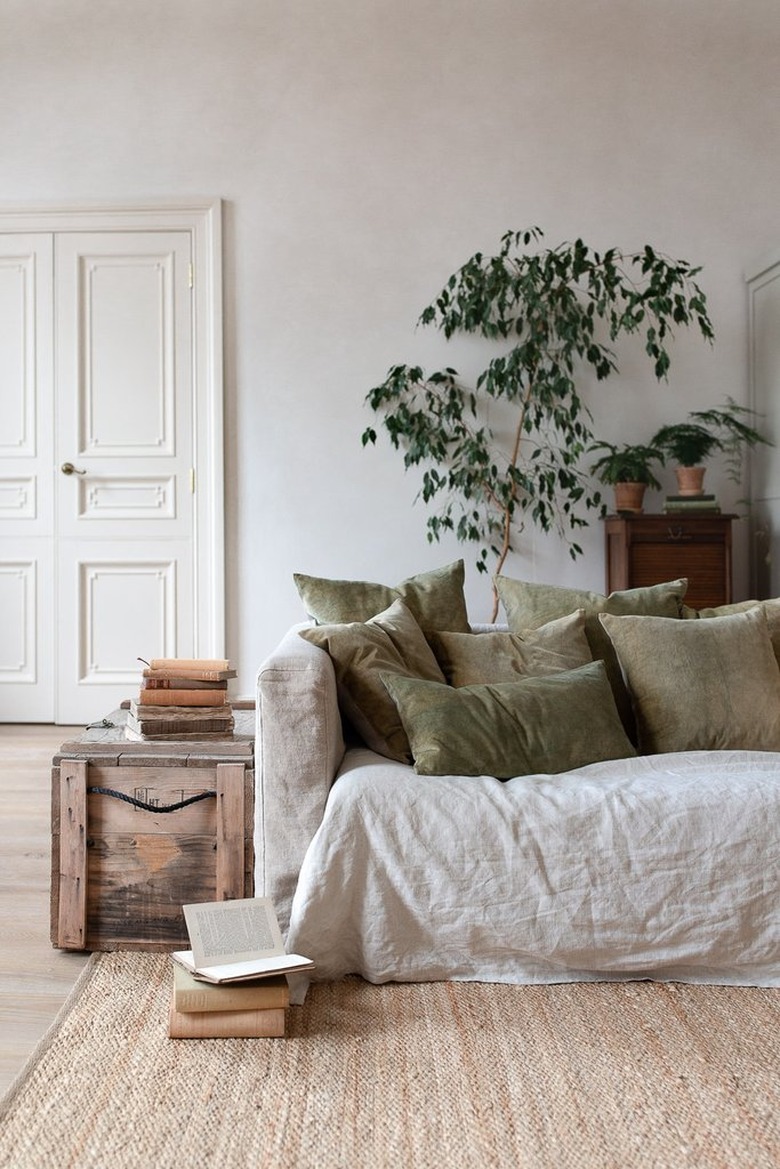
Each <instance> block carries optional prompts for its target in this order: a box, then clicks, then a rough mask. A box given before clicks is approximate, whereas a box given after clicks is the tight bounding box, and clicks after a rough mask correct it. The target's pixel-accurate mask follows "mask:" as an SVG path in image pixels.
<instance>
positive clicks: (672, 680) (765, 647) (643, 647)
mask: <svg viewBox="0 0 780 1169" xmlns="http://www.w3.org/2000/svg"><path fill="white" fill-rule="evenodd" d="M600 620H601V622H602V625H603V627H604V631H605V632H606V633H607V635H608V636H609V637H610V639H611V641H612V644H613V645H614V647H615V650H616V652H617V656H618V659H619V661H620V665H621V667H622V669H623V672H624V675H625V678H626V682H627V685H628V689H629V692H630V694H631V700H632V703H633V707H634V715H635V717H636V724H637V732H638V742H639V749H640V751H641V752H642V753H643V754H653V753H657V752H664V751H709V750H716V751H720V750H730V749H735V750H740V749H741V750H749V751H778V750H780V668H778V664H777V660H776V658H775V655H774V651H773V649H772V643H771V641H770V639H769V632H768V629H767V622H766V617H765V615H764V612H763V610H762V609H761V608H760V607H755V608H753V609H750V610H748V611H747V612H745V613H735V614H733V615H731V616H726V617H717V618H713V619H711V620H708V621H701V620H699V621H674V620H669V619H668V618H663V617H615V616H612V615H610V614H608V613H605V614H602V615H601V618H600Z"/></svg>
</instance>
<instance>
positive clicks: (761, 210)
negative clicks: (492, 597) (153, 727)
mask: <svg viewBox="0 0 780 1169" xmlns="http://www.w3.org/2000/svg"><path fill="white" fill-rule="evenodd" d="M779 42H780V5H778V4H777V3H776V0H468V2H467V0H220V3H218V4H217V3H214V0H100V3H96V2H95V0H34V2H32V3H31V2H30V0H0V158H1V159H2V164H1V165H0V199H1V200H2V202H3V203H5V204H7V205H14V206H18V205H24V204H27V203H42V202H43V203H57V202H60V203H67V204H78V203H79V202H80V201H94V200H97V199H100V200H107V201H109V200H114V199H115V200H120V199H121V200H127V199H132V198H134V197H135V198H138V199H144V200H147V199H154V198H160V199H161V200H162V199H167V198H171V197H175V196H178V195H195V194H197V195H219V196H221V197H222V198H223V199H225V200H226V222H225V282H226V306H225V307H226V420H227V447H226V465H227V475H228V490H227V509H228V514H227V533H228V541H229V543H228V613H229V628H228V652H229V654H230V655H231V657H233V658H234V659H235V660H236V661H237V663H238V665H239V670H240V683H241V686H240V688H241V690H242V692H246V693H249V692H251V690H252V687H253V679H254V674H255V670H256V667H257V665H258V664H259V662H260V661H261V659H262V658H263V657H264V656H265V654H266V653H268V652H269V650H270V649H271V648H272V646H273V645H274V643H275V642H276V641H277V639H278V638H279V636H280V635H281V634H282V632H283V631H284V630H285V628H286V627H287V625H288V624H289V623H290V622H291V621H293V620H297V619H298V618H299V617H300V616H301V615H302V614H301V609H300V604H299V601H298V598H297V595H296V593H295V591H294V588H293V584H292V580H291V574H292V572H293V571H296V570H297V571H302V572H309V573H313V574H322V575H330V576H349V577H357V576H360V577H368V578H371V579H375V580H383V581H385V582H387V583H393V582H395V581H396V580H399V579H401V578H402V577H404V576H407V575H410V574H412V573H415V572H418V571H421V570H423V569H425V568H429V567H433V566H435V565H438V564H443V563H445V562H447V561H449V560H452V559H454V558H456V557H457V556H459V555H465V557H466V559H467V563H468V564H469V579H468V595H469V601H470V607H471V611H472V615H473V617H474V618H475V619H477V620H479V619H484V617H485V616H486V613H487V611H488V609H489V587H488V584H487V582H486V580H485V578H484V577H478V576H477V574H476V572H474V571H473V569H472V568H471V556H472V553H471V551H470V550H469V549H465V550H462V549H461V548H460V547H459V546H458V545H456V544H454V543H451V544H448V545H442V546H433V547H432V546H430V545H428V543H427V541H426V537H425V512H424V511H423V509H422V506H421V505H418V506H416V507H413V506H412V500H413V497H414V494H415V491H416V483H415V481H414V480H413V479H412V478H411V477H407V476H405V475H404V473H403V469H402V466H401V461H400V457H399V456H398V455H397V454H396V453H395V452H392V451H391V450H390V448H389V446H388V444H387V443H385V442H380V445H379V446H378V448H377V449H376V450H363V449H362V447H361V444H360V434H361V431H362V430H363V428H364V427H365V426H366V425H367V423H368V422H369V421H371V415H370V413H369V412H368V411H367V410H366V408H364V406H363V399H364V396H365V394H366V392H367V390H368V389H369V388H370V387H371V386H373V385H374V384H376V383H378V382H379V381H381V380H382V379H383V377H384V374H385V371H386V369H387V367H388V366H389V365H390V364H391V363H394V362H396V361H411V360H422V361H424V362H425V363H430V364H436V365H439V364H444V363H445V362H446V363H452V364H454V363H455V362H454V360H453V357H454V355H456V354H457V356H458V358H459V359H463V360H464V361H466V362H467V363H468V362H470V361H473V360H474V351H473V348H472V349H470V348H469V347H468V346H465V347H464V346H461V347H460V348H459V347H457V346H456V347H455V348H454V350H452V353H451V352H450V349H451V348H452V347H449V348H448V347H447V346H446V343H445V342H444V341H443V339H441V338H439V337H438V335H436V334H429V332H428V331H423V332H416V331H415V327H414V326H415V321H416V319H417V316H418V314H419V312H420V311H421V309H422V308H423V307H424V306H425V305H426V304H427V303H428V301H429V300H430V299H431V298H432V297H433V295H434V294H435V293H436V292H437V291H438V289H439V287H440V286H441V284H442V283H443V282H444V280H445V279H446V277H447V276H448V275H449V274H450V272H451V271H453V270H454V269H455V268H456V267H457V266H458V265H459V264H460V263H461V262H463V261H464V260H465V259H467V258H468V256H469V255H471V254H472V253H473V252H474V251H476V250H477V249H483V250H485V249H491V248H493V247H494V246H495V245H496V244H497V242H498V239H499V237H500V235H501V234H502V233H503V232H504V231H505V230H506V229H509V228H512V229H514V228H521V227H525V226H528V225H531V224H538V225H540V226H541V227H542V228H543V229H544V231H545V234H546V242H547V243H549V244H552V245H554V244H557V243H559V242H561V241H562V240H563V239H567V238H572V237H573V236H575V235H581V236H582V237H583V238H584V239H585V240H586V242H588V243H589V244H591V245H592V246H594V247H597V248H601V247H607V246H610V245H613V244H615V245H619V246H621V247H623V248H625V249H631V248H634V247H637V246H640V245H641V244H643V243H645V242H649V243H652V244H653V245H655V246H657V247H658V248H660V249H662V250H664V251H667V252H668V253H670V254H671V255H674V256H677V257H684V258H686V259H688V260H690V261H692V262H695V263H701V264H703V265H704V272H703V274H702V277H701V279H702V282H703V285H704V287H705V290H706V292H707V293H708V296H709V301H710V308H711V312H712V315H713V318H714V322H715V326H716V332H717V342H716V345H715V347H714V349H712V350H710V349H708V348H707V347H706V346H705V345H704V344H702V343H701V342H700V341H698V340H695V339H693V337H691V338H688V337H684V338H682V339H681V341H680V343H679V344H678V346H677V347H676V349H675V354H674V359H673V365H672V372H671V377H670V381H669V384H668V386H662V387H657V386H656V385H655V383H654V382H653V379H652V377H651V376H650V377H649V376H648V373H647V371H646V370H645V369H644V367H643V364H642V359H641V356H638V355H637V354H636V353H634V352H631V351H630V350H622V351H621V352H622V353H623V355H624V360H623V362H622V367H621V368H622V373H623V376H622V377H620V378H617V377H615V378H614V379H613V380H612V381H610V382H608V383H607V384H606V385H604V386H599V387H596V388H593V390H592V392H591V390H589V391H588V396H589V400H590V402H591V405H592V407H593V410H594V414H595V417H596V421H597V427H598V432H599V435H600V436H601V437H604V438H608V439H619V440H633V441H642V440H643V439H645V438H647V437H649V435H650V434H651V433H652V432H653V430H654V429H655V428H656V426H657V425H658V424H659V423H660V422H661V421H672V420H678V419H680V418H682V417H683V416H684V415H685V414H686V413H687V411H688V410H689V409H691V408H696V407H702V406H709V405H714V404H717V403H719V402H720V401H722V400H723V398H724V396H725V395H726V394H732V395H733V396H734V397H736V398H737V399H739V400H743V401H744V400H745V399H746V394H747V371H746V294H745V288H744V283H743V271H744V269H745V267H746V265H748V264H749V263H750V261H751V260H752V259H753V258H754V257H755V256H756V255H760V254H761V253H762V252H763V251H768V250H770V249H776V248H777V246H778V244H779V243H780V240H779V239H778V233H779V232H780V224H778V217H777V196H778V191H780V150H779V149H778V116H777V115H778V109H779V108H780V106H779V105H778V101H779V99H780V70H778V68H777V61H778V47H779ZM668 474H671V473H670V472H669V473H668ZM709 484H710V486H712V487H714V488H715V489H716V490H718V491H719V493H720V494H721V496H722V499H723V502H724V503H726V504H727V505H729V504H730V503H732V502H733V501H734V499H736V497H737V496H738V494H739V492H738V491H737V490H736V489H735V488H734V487H733V486H732V485H730V484H729V483H728V482H726V481H721V478H719V475H718V473H717V472H713V473H712V478H711V479H710V480H709ZM670 486H671V484H670ZM649 502H650V504H651V505H652V502H653V501H652V499H651V500H650V501H649ZM655 502H658V498H657V497H656V500H655ZM745 526H746V525H745V524H744V523H742V524H740V525H739V534H738V539H737V549H738V558H737V566H736V567H737V588H738V591H739V590H743V589H744V588H745V587H746V573H745V570H744V544H745V536H744V528H745ZM601 539H602V534H601V530H600V527H599V524H598V521H594V523H593V524H592V526H591V528H590V529H588V532H587V534H586V540H585V543H586V555H585V557H584V558H583V559H581V560H579V561H577V562H576V563H575V562H572V561H571V560H570V558H569V557H568V554H567V553H566V551H565V549H564V548H563V547H562V546H561V545H560V544H559V543H558V542H557V541H556V540H555V539H554V538H553V537H536V536H534V535H533V534H531V533H529V534H528V536H527V538H524V539H522V540H521V541H520V543H519V545H518V553H517V555H516V556H515V558H514V560H513V561H512V563H511V564H510V565H509V566H508V567H507V571H508V572H509V574H510V575H516V576H521V575H523V576H530V577H535V578H537V579H547V580H558V581H560V582H572V583H577V584H579V585H582V586H584V587H590V588H596V589H600V588H601V587H603V583H604V570H603V556H602V544H601Z"/></svg>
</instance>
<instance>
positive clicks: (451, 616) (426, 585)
mask: <svg viewBox="0 0 780 1169" xmlns="http://www.w3.org/2000/svg"><path fill="white" fill-rule="evenodd" d="M464 578H465V569H464V565H463V561H462V560H456V561H455V562H454V563H453V564H447V565H445V566H444V568H435V569H433V570H432V571H430V572H421V573H420V574H419V575H418V576H412V577H409V578H408V579H407V580H403V581H401V583H400V584H398V585H396V586H395V588H390V586H389V585H383V584H373V583H372V582H371V581H364V580H327V579H326V578H324V577H318V576H304V575H303V574H302V573H299V572H296V573H294V574H293V580H294V581H295V587H296V588H297V590H298V594H299V596H300V598H301V600H302V601H303V604H304V608H305V609H306V612H307V613H308V615H309V616H310V617H311V619H312V620H313V621H316V622H317V624H319V625H321V624H335V623H337V622H339V623H340V622H347V621H368V620H369V619H370V618H371V617H375V616H376V615H377V613H381V612H383V611H384V610H385V609H387V608H388V606H390V605H392V603H393V601H396V600H401V601H403V602H404V604H405V605H406V606H407V607H408V608H409V610H410V611H411V613H412V615H413V616H414V618H415V620H416V621H417V622H418V624H419V625H420V626H421V628H422V629H424V630H426V631H428V630H429V629H451V630H456V631H458V632H461V633H468V631H469V629H470V625H469V620H468V615H467V612H466V600H465V596H464V592H463V582H464Z"/></svg>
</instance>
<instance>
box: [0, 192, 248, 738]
mask: <svg viewBox="0 0 780 1169" xmlns="http://www.w3.org/2000/svg"><path fill="white" fill-rule="evenodd" d="M134 230H135V231H154V230H158V231H187V232H189V233H190V236H191V239H192V314H193V353H192V368H193V381H194V397H195V400H194V409H193V422H194V437H195V441H194V452H193V458H194V463H195V474H196V481H195V483H194V533H193V537H194V549H193V553H194V555H193V559H194V589H195V596H194V614H195V621H194V625H195V628H194V631H193V632H194V638H195V656H198V657H224V656H225V521H224V495H225V487H224V400H223V393H224V385H223V342H222V337H223V332H222V200H221V199H219V198H185V199H178V200H175V201H164V202H156V201H154V202H152V201H149V202H146V201H138V202H136V201H133V202H128V203H104V202H96V203H79V204H77V205H74V206H63V205H50V204H30V205H27V206H25V207H3V206H1V205H0V234H3V235H5V234H11V233H30V234H34V233H54V234H56V233H58V232H60V233H62V232H71V231H82V232H85V231H134ZM54 539H55V540H56V539H57V534H56V532H55V536H54ZM57 705H58V696H57V695H56V694H55V719H56V718H57V710H56V708H57Z"/></svg>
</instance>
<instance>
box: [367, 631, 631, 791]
mask: <svg viewBox="0 0 780 1169" xmlns="http://www.w3.org/2000/svg"><path fill="white" fill-rule="evenodd" d="M480 636H481V635H480ZM383 678H384V683H385V685H386V686H387V689H388V691H389V692H390V694H391V695H392V697H393V699H394V701H395V703H396V704H397V706H398V710H399V713H400V715H401V720H402V722H403V724H404V728H405V730H406V733H407V736H408V738H409V742H410V744H411V748H412V755H413V756H414V769H415V771H416V772H418V773H419V774H420V775H492V776H495V777H496V778H497V779H510V778H511V777H512V776H516V775H534V774H537V773H542V774H547V775H550V774H557V773H558V772H561V771H569V770H571V769H572V768H574V767H584V766H585V765H586V764H588V763H596V762H600V761H601V760H603V759H626V758H628V757H629V756H632V755H635V754H636V752H635V750H634V748H633V747H632V745H631V743H630V742H629V741H628V738H627V736H626V734H625V731H624V730H623V727H622V725H621V722H620V718H619V716H618V712H617V710H616V708H615V700H614V698H613V697H612V690H611V689H610V685H609V682H608V681H607V676H606V673H605V670H604V664H603V662H590V663H589V664H588V665H586V666H581V667H580V668H579V669H577V670H568V671H565V672H563V673H560V674H550V675H548V676H547V677H544V678H526V679H524V680H523V681H520V682H499V683H496V684H492V685H487V686H461V687H460V688H457V689H456V688H453V687H451V686H446V685H442V684H440V683H438V684H437V683H436V682H421V681H419V680H417V679H413V678H403V677H399V676H398V675H389V674H388V675H384V676H383Z"/></svg>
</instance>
